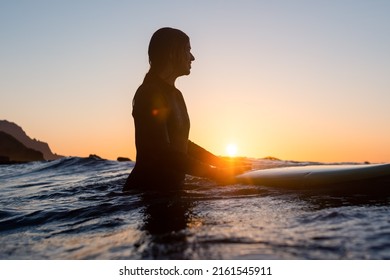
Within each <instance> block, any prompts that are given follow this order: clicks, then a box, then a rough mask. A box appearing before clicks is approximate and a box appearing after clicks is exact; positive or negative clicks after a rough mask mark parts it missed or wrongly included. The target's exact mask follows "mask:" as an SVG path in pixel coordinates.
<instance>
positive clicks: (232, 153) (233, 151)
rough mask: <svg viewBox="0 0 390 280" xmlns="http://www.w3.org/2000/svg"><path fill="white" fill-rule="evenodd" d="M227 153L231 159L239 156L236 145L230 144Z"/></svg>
mask: <svg viewBox="0 0 390 280" xmlns="http://www.w3.org/2000/svg"><path fill="white" fill-rule="evenodd" d="M226 153H227V155H228V156H229V157H235V156H236V155H237V145H236V144H228V145H227V146H226Z"/></svg>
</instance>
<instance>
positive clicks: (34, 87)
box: [0, 0, 390, 162]
mask: <svg viewBox="0 0 390 280" xmlns="http://www.w3.org/2000/svg"><path fill="white" fill-rule="evenodd" d="M389 15H390V1H387V0H382V1H380V0H366V1H360V0H333V1H332V0H329V1H309V0H307V1H299V0H297V1H291V0H285V1H277V0H276V1H266V0H257V1H249V0H240V1H222V0H220V1H217V0H204V1H200V0H193V1H170V0H168V1H167V0H166V1H135V0H134V1H130V0H127V1H126V0H114V1H108V0H106V1H102V0H80V1H79V0H77V1H76V0H67V1H53V0H51V1H48V0H47V1H42V0H34V1H30V0H18V1H14V0H0V94H1V95H0V119H7V120H9V121H12V122H15V123H17V124H19V125H20V126H22V127H23V128H24V130H25V131H26V132H27V134H28V135H29V136H31V137H33V138H37V139H39V140H42V141H45V142H48V143H49V144H50V147H51V149H52V150H53V151H54V152H56V153H58V154H62V155H66V156H88V155H89V154H92V153H94V154H98V155H100V156H102V157H104V158H109V159H116V157H118V156H127V157H130V158H132V159H134V158H135V145H134V126H133V119H132V117H131V100H132V97H133V94H134V92H135V90H136V89H137V87H138V86H139V85H140V84H141V82H142V79H143V77H144V75H145V73H146V72H147V70H148V57H147V47H148V43H149V39H150V37H151V35H152V34H153V32H154V31H155V30H157V29H158V28H160V27H164V26H171V27H175V28H178V29H181V30H183V31H184V32H186V33H187V34H188V35H189V36H190V38H191V45H192V51H193V54H194V56H195V58H196V60H195V61H194V62H193V66H192V73H191V75H190V76H188V77H182V78H179V79H178V81H177V83H176V85H177V87H178V88H179V89H180V90H181V91H182V92H183V94H184V97H185V99H186V102H187V107H188V110H189V114H190V118H191V132H190V138H191V140H193V141H194V142H196V143H198V144H200V145H201V146H203V147H205V148H206V149H208V150H210V151H212V152H214V153H216V154H218V155H223V154H225V153H226V146H227V145H229V144H235V145H237V149H238V154H239V155H242V156H249V157H265V156H274V157H278V158H281V159H286V160H304V161H305V160H310V161H324V162H332V161H371V162H388V161H390V145H389V144H390V126H389V121H390V108H389V105H390V17H389Z"/></svg>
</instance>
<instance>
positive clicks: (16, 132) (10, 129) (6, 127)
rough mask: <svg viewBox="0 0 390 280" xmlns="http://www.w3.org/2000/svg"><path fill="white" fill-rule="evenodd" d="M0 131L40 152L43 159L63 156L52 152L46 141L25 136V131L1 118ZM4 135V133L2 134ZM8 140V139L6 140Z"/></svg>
mask: <svg viewBox="0 0 390 280" xmlns="http://www.w3.org/2000/svg"><path fill="white" fill-rule="evenodd" d="M0 131H2V132H5V133H6V134H8V135H10V136H12V137H13V138H14V139H16V140H17V141H19V142H20V143H21V144H23V145H24V146H25V147H27V148H29V149H32V150H35V151H38V152H41V153H42V155H43V158H44V159H45V160H54V159H59V158H62V157H63V156H59V155H57V154H54V153H53V152H52V151H51V150H50V147H49V145H48V144H47V143H45V142H42V141H39V140H36V139H31V138H30V137H29V136H27V134H26V132H24V130H23V129H22V128H21V127H20V126H18V125H17V124H15V123H12V122H9V121H6V120H2V121H0ZM3 137H4V135H3ZM7 141H8V140H7ZM1 147H2V146H1ZM0 155H3V156H6V155H5V154H2V153H0Z"/></svg>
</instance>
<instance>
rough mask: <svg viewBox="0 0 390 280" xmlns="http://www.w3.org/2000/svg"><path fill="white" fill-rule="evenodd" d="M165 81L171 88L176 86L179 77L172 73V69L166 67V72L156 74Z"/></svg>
mask: <svg viewBox="0 0 390 280" xmlns="http://www.w3.org/2000/svg"><path fill="white" fill-rule="evenodd" d="M156 74H157V75H158V76H159V77H160V78H161V79H162V80H163V81H165V82H166V83H167V84H169V85H171V86H173V87H174V86H175V82H176V79H177V78H178V76H177V75H176V74H175V72H174V71H172V69H171V67H166V68H164V70H162V71H160V72H158V73H156Z"/></svg>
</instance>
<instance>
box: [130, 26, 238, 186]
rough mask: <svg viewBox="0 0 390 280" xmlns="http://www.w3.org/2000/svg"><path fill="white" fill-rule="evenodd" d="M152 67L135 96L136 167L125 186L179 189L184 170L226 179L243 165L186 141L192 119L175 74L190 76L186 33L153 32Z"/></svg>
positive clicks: (230, 177)
mask: <svg viewBox="0 0 390 280" xmlns="http://www.w3.org/2000/svg"><path fill="white" fill-rule="evenodd" d="M148 54H149V64H150V70H149V72H148V73H147V74H146V76H145V78H144V81H143V83H142V85H141V86H140V87H139V88H138V90H137V91H136V93H135V96H134V99H133V113H132V114H133V117H134V124H135V144H136V149H137V157H136V165H135V167H134V169H133V170H132V172H131V174H130V175H129V177H128V179H127V181H126V184H125V186H124V188H123V189H124V190H125V191H126V190H130V189H132V188H141V189H145V188H148V189H150V188H154V189H161V188H164V189H167V188H178V187H180V186H181V185H182V184H183V182H184V177H185V174H191V175H194V176H200V177H206V178H210V179H213V180H216V181H228V180H229V179H232V178H234V175H235V174H237V173H239V172H241V171H242V170H243V169H242V168H239V167H233V166H231V165H230V166H227V165H226V162H225V161H224V160H223V159H221V158H219V157H217V156H215V155H213V154H212V153H210V152H208V151H206V150H205V149H203V148H201V147H200V146H198V145H196V144H195V143H193V142H191V141H189V140H188V136H189V131H190V119H189V116H188V113H187V108H186V104H185V102H184V98H183V95H182V93H181V92H180V91H179V90H178V89H177V88H176V87H175V81H176V79H177V78H178V77H180V76H183V75H189V74H190V71H191V63H192V62H193V61H194V60H195V58H194V56H193V55H192V53H191V45H190V39H189V37H188V36H187V35H186V34H185V33H184V32H182V31H180V30H178V29H174V28H169V27H165V28H161V29H159V30H157V31H156V32H155V33H154V34H153V36H152V38H151V40H150V44H149V50H148Z"/></svg>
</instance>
